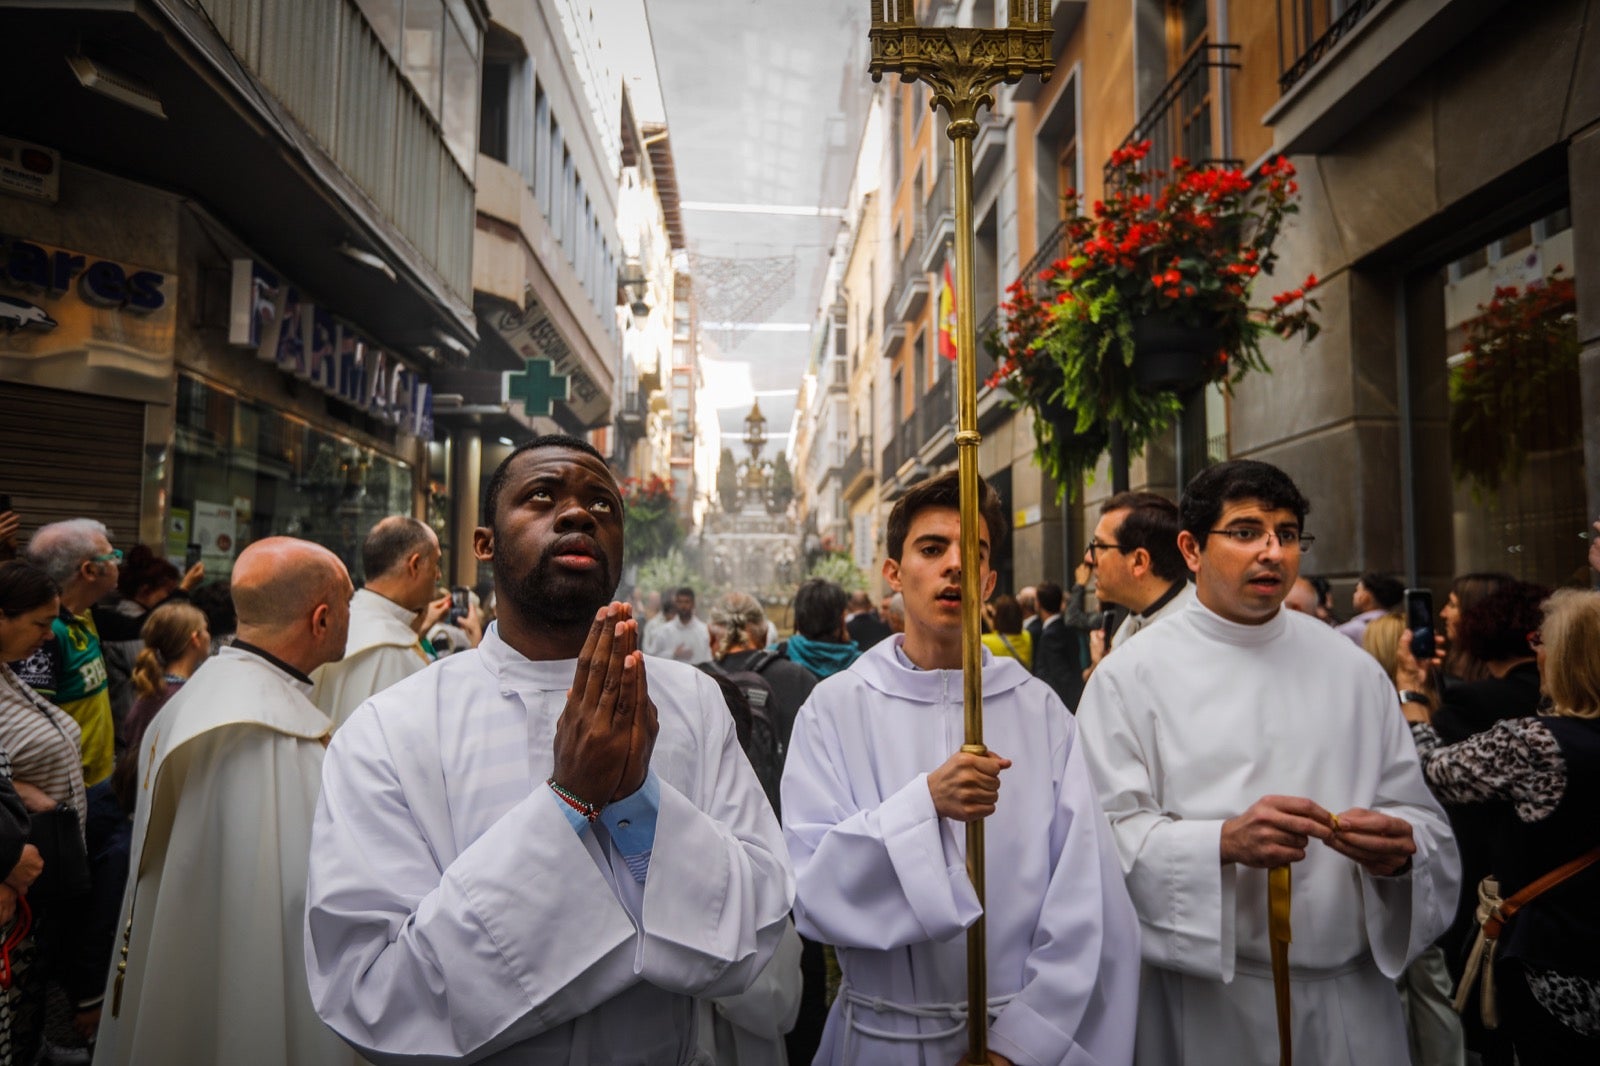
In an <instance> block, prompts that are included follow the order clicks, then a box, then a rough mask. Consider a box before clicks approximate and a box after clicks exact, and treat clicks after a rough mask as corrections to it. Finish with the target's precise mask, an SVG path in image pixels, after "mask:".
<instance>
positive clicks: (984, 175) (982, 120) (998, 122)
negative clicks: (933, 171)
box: [972, 110, 1011, 195]
mask: <svg viewBox="0 0 1600 1066" xmlns="http://www.w3.org/2000/svg"><path fill="white" fill-rule="evenodd" d="M1010 136H1011V118H1010V116H1008V115H997V114H995V113H994V111H993V110H984V111H980V112H979V113H978V136H977V137H976V138H974V139H973V142H972V188H973V190H974V195H976V190H978V189H981V188H983V187H984V185H986V184H987V183H988V181H989V179H990V178H991V177H992V176H993V175H994V172H995V168H996V167H998V166H1000V165H1001V164H1002V163H1004V162H1005V158H1006V142H1007V141H1008V140H1009V139H1010Z"/></svg>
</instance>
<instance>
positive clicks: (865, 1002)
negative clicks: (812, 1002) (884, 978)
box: [839, 984, 1015, 1062]
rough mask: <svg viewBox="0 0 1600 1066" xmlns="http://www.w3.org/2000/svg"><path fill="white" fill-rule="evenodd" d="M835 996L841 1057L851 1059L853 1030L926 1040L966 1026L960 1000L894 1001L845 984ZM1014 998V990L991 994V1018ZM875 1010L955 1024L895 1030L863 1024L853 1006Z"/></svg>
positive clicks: (901, 1039)
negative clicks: (840, 1009) (840, 1017)
mask: <svg viewBox="0 0 1600 1066" xmlns="http://www.w3.org/2000/svg"><path fill="white" fill-rule="evenodd" d="M839 998H840V999H842V1000H844V1023H845V1026H846V1032H845V1061H846V1062H849V1061H851V1058H850V1044H851V1043H852V1042H853V1040H854V1037H855V1034H856V1033H860V1034H862V1035H863V1036H870V1037H874V1038H876V1039H878V1040H890V1041H895V1042H897V1043H922V1042H923V1041H927V1040H944V1039H946V1038H948V1037H952V1036H955V1035H956V1034H958V1033H963V1032H966V1029H967V1004H966V1002H965V1001H962V1002H960V1003H897V1002H895V1001H894V1000H892V999H884V998H883V997H882V996H869V995H866V994H865V993H862V992H857V991H856V990H855V989H854V988H851V987H850V986H849V985H848V984H846V985H842V986H840V988H839ZM1014 998H1015V993H1013V994H1012V995H1006V996H993V997H991V998H990V999H989V1017H990V1018H991V1019H992V1018H993V1017H994V1016H995V1015H997V1014H999V1013H1000V1011H1001V1010H1002V1009H1004V1008H1005V1006H1006V1004H1008V1003H1010V1002H1011V1001H1012V999H1014ZM857 1007H862V1008H864V1009H866V1010H870V1011H875V1012H877V1013H879V1014H901V1015H904V1016H906V1017H908V1018H922V1019H926V1020H938V1021H949V1022H953V1023H955V1024H953V1025H951V1026H950V1027H949V1028H948V1029H938V1030H935V1031H933V1032H913V1033H899V1032H893V1031H891V1030H887V1029H875V1028H873V1027H872V1026H870V1025H863V1024H862V1023H861V1022H860V1021H858V1020H857V1019H856V1008H857Z"/></svg>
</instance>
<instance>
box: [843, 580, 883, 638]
mask: <svg viewBox="0 0 1600 1066" xmlns="http://www.w3.org/2000/svg"><path fill="white" fill-rule="evenodd" d="M844 628H845V630H846V631H847V632H848V633H849V634H850V639H851V640H853V641H855V642H856V643H857V644H858V645H860V647H861V650H862V651H866V650H867V649H868V648H870V647H872V646H873V645H874V644H876V643H878V641H880V640H882V639H883V638H884V637H887V636H888V635H889V624H888V623H887V622H885V621H884V620H883V619H881V618H879V617H878V612H877V611H875V610H873V609H872V597H871V596H868V595H867V594H866V593H865V592H852V593H851V594H850V614H849V615H848V616H847V617H846V618H845V623H844Z"/></svg>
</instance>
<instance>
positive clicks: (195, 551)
mask: <svg viewBox="0 0 1600 1066" xmlns="http://www.w3.org/2000/svg"><path fill="white" fill-rule="evenodd" d="M199 561H200V545H198V544H196V543H195V542H194V541H190V542H189V551H188V553H187V554H185V555H184V557H183V568H184V569H185V570H189V569H192V568H193V567H194V564H195V563H198V562H199Z"/></svg>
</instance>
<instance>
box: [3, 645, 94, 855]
mask: <svg viewBox="0 0 1600 1066" xmlns="http://www.w3.org/2000/svg"><path fill="white" fill-rule="evenodd" d="M79 735H80V734H79V730H78V723H77V722H74V721H73V720H72V719H71V718H70V717H69V716H68V715H67V713H66V712H65V711H63V710H62V709H61V708H59V707H57V706H56V705H55V704H53V703H51V702H50V701H49V700H47V699H45V698H44V697H43V696H41V695H39V694H38V693H37V692H35V691H33V689H31V688H29V687H28V686H27V684H25V683H24V682H23V681H22V680H21V679H20V678H19V677H17V675H16V674H14V673H12V672H11V668H10V667H9V666H6V665H5V664H4V663H0V748H3V749H5V751H6V753H7V754H9V755H10V756H11V779H12V780H13V781H23V782H26V783H27V784H30V785H32V786H33V787H34V788H37V789H38V790H39V791H41V792H43V793H44V794H45V795H46V796H49V797H50V798H51V799H53V800H55V801H56V802H57V803H66V804H69V805H70V806H71V807H72V808H73V809H74V810H76V811H77V812H78V826H79V828H80V829H81V828H82V827H83V826H84V825H85V824H86V823H87V820H88V816H89V803H88V797H87V796H86V795H85V793H84V787H83V762H82V760H81V758H80V757H79V754H78V742H79Z"/></svg>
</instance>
